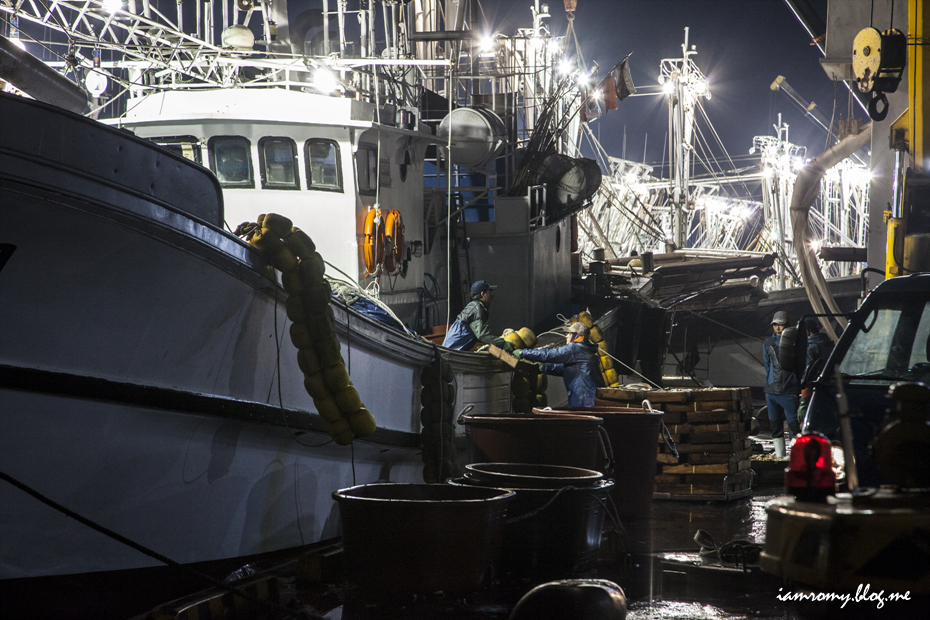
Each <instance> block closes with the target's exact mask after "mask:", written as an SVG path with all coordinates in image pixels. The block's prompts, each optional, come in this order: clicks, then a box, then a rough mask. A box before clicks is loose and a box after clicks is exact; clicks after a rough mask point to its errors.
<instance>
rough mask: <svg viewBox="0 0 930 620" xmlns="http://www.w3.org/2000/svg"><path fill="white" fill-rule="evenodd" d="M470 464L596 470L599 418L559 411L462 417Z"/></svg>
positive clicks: (598, 446)
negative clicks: (525, 464)
mask: <svg viewBox="0 0 930 620" xmlns="http://www.w3.org/2000/svg"><path fill="white" fill-rule="evenodd" d="M462 422H463V424H464V425H465V435H466V437H467V439H468V456H469V462H470V463H531V464H535V465H565V466H568V467H581V468H583V469H598V467H597V465H598V461H599V460H600V459H602V457H601V456H599V455H600V454H601V442H602V441H603V439H602V437H601V436H600V434H601V433H602V432H603V430H601V429H602V428H603V420H601V419H600V418H598V417H595V416H590V415H577V414H574V413H569V412H559V413H557V414H550V415H536V414H533V413H514V414H510V415H506V416H501V415H465V416H462Z"/></svg>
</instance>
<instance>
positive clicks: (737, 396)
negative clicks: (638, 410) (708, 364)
mask: <svg viewBox="0 0 930 620" xmlns="http://www.w3.org/2000/svg"><path fill="white" fill-rule="evenodd" d="M597 397H598V399H599V400H600V401H602V403H603V404H613V405H617V406H627V407H642V401H644V400H648V401H649V403H650V404H651V405H652V407H653V408H655V409H661V410H662V411H663V412H664V414H663V415H662V421H663V422H664V423H665V426H666V427H667V429H668V432H669V436H670V437H671V439H672V441H674V443H675V447H676V449H677V452H678V456H677V457H676V456H675V454H674V452H673V451H672V449H671V447H670V446H669V445H667V443H666V440H665V437H664V436H663V435H662V434H660V435H659V437H658V438H657V442H658V454H657V455H656V461H657V463H656V468H657V471H656V489H655V497H656V498H657V499H677V500H694V499H702V500H703V499H709V500H731V499H737V498H740V497H746V496H747V495H749V494H751V488H750V486H751V471H750V465H751V462H750V457H751V455H752V440H751V439H750V438H749V431H750V424H751V420H752V396H751V394H750V390H749V388H708V389H701V390H667V391H659V390H654V391H650V390H624V389H618V388H603V389H600V390H598V393H597Z"/></svg>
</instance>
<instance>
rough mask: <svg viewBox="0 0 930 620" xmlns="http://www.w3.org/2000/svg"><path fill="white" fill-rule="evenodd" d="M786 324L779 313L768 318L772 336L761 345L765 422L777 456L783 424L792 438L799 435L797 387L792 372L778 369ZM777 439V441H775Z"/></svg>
mask: <svg viewBox="0 0 930 620" xmlns="http://www.w3.org/2000/svg"><path fill="white" fill-rule="evenodd" d="M787 325H788V313H787V312H785V311H784V310H779V311H778V312H776V313H775V315H774V316H773V317H772V331H773V332H774V333H773V335H772V336H769V337H768V339H767V340H766V341H765V342H764V343H762V365H763V366H765V389H764V392H765V404H766V407H768V413H769V423H770V424H771V425H772V438H773V439H775V440H776V442H777V443H776V446H775V448H776V454H779V455H781V454H780V453H781V451H782V450H783V446H784V430H783V424H784V421H785V420H787V421H788V428H789V429H790V430H791V434H792V436H797V435H800V434H801V424H800V423H799V422H798V417H797V412H798V396H799V394H800V392H801V386H800V385H799V383H798V378H797V376H795V373H793V372H791V371H788V370H785V369H784V368H782V365H781V362H780V360H779V356H778V350H779V348H780V346H781V335H782V332H784V331H785V328H786V327H787ZM778 440H781V441H780V442H778Z"/></svg>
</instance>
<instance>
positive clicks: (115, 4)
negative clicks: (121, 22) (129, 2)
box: [103, 0, 123, 13]
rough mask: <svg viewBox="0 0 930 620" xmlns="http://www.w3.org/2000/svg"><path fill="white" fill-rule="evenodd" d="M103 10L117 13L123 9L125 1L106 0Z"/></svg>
mask: <svg viewBox="0 0 930 620" xmlns="http://www.w3.org/2000/svg"><path fill="white" fill-rule="evenodd" d="M103 8H105V9H106V11H107V13H116V12H117V11H119V10H120V9H122V8H123V0H104V1H103Z"/></svg>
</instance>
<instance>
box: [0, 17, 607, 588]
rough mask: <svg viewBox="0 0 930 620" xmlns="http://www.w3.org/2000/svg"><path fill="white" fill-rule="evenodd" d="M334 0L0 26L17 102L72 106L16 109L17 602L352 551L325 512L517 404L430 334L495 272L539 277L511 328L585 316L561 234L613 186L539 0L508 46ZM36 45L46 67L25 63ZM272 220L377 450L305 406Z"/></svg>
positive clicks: (5, 99)
mask: <svg viewBox="0 0 930 620" xmlns="http://www.w3.org/2000/svg"><path fill="white" fill-rule="evenodd" d="M333 4H334V5H335V6H333V5H331V4H330V3H328V2H324V3H323V10H322V11H319V10H317V11H310V12H308V13H306V14H301V15H299V16H296V18H293V17H294V16H292V18H293V19H291V21H290V27H288V12H287V3H286V2H283V1H282V2H275V3H274V9H273V10H272V8H271V4H270V3H253V2H249V1H239V2H236V3H234V4H231V3H227V2H224V3H216V4H214V3H207V4H206V5H205V6H206V10H204V7H203V6H201V5H199V4H198V7H197V10H196V15H195V16H194V15H192V13H193V7H190V6H188V5H186V4H185V5H184V7H183V10H181V12H177V11H178V10H179V7H181V6H182V5H181V4H179V3H174V2H164V3H159V2H143V3H133V2H130V3H129V4H128V5H126V4H122V5H119V6H109V5H108V4H107V3H102V2H95V1H90V2H70V1H64V2H59V3H56V5H55V6H54V7H52V8H51V9H50V10H49V11H46V10H45V9H41V10H40V9H39V8H38V7H37V6H35V5H30V6H26V5H19V6H18V7H17V10H16V11H13V10H12V8H11V7H9V6H7V5H3V6H0V11H2V13H3V15H4V17H5V24H6V30H7V32H6V34H7V35H8V38H7V39H5V43H4V54H7V55H8V56H10V57H15V58H18V59H19V60H18V61H17V62H19V63H20V64H19V65H18V66H19V67H20V68H21V69H22V72H23V73H24V74H25V75H26V77H25V78H23V77H22V74H18V76H17V79H19V78H22V79H24V82H25V83H26V84H28V87H24V88H23V89H22V90H24V91H26V92H27V93H28V92H29V89H31V87H32V86H34V85H35V84H36V83H38V84H39V86H38V87H36V92H37V93H42V94H43V95H46V96H45V97H44V98H47V99H49V100H51V101H54V102H55V103H56V105H51V104H48V103H43V102H40V101H31V100H30V99H29V98H26V97H19V96H13V95H10V94H3V95H2V96H0V116H2V117H3V118H4V119H8V120H12V122H7V123H4V131H3V132H2V136H0V195H2V202H3V205H4V206H3V213H4V232H3V233H0V265H2V267H0V298H2V299H3V300H4V303H3V304H0V324H3V325H4V330H3V346H2V348H0V370H2V372H0V377H2V378H0V437H2V439H0V475H2V476H3V479H4V481H5V483H4V484H2V485H0V502H2V504H3V506H4V517H3V518H2V519H0V539H2V540H3V541H4V542H3V543H2V544H3V553H2V556H3V561H2V562H0V583H3V584H5V585H6V586H10V587H13V588H14V589H15V587H16V584H19V583H22V582H23V580H42V579H50V578H60V577H67V576H71V575H78V574H93V575H113V574H118V573H125V572H129V571H134V570H149V569H152V568H153V567H158V566H162V565H163V564H164V562H165V561H166V559H168V560H170V561H171V562H176V563H179V564H182V565H191V564H195V565H197V566H210V565H211V564H217V565H219V564H222V565H223V566H227V567H228V566H238V565H240V564H241V563H243V562H244V561H247V560H248V559H250V558H254V557H260V556H262V555H263V554H268V553H276V552H281V551H286V550H292V549H295V548H299V547H301V546H304V545H308V544H312V543H315V542H317V541H320V540H322V539H327V538H331V537H335V536H337V535H338V533H339V523H338V514H337V512H336V508H335V504H334V502H333V500H332V497H331V494H332V492H333V491H335V490H337V489H340V488H346V487H349V486H353V485H355V484H362V483H368V482H375V481H391V482H421V481H423V480H424V478H425V479H427V480H428V481H436V480H438V479H440V478H441V477H445V476H447V475H449V474H450V473H451V472H453V471H454V470H455V468H456V466H457V462H458V460H459V459H458V457H457V445H458V444H457V440H456V439H455V435H459V436H460V435H461V433H462V431H461V429H459V428H457V427H456V426H455V425H454V424H453V414H454V412H455V411H458V410H461V409H463V408H465V407H466V406H470V407H471V408H472V409H473V410H474V411H475V413H506V412H508V411H510V410H511V406H512V404H511V393H510V380H511V374H512V372H511V370H510V368H509V367H506V366H505V365H503V364H502V363H501V362H500V361H499V360H497V359H495V358H493V357H491V356H489V355H485V354H479V353H474V352H459V351H451V350H448V349H443V348H442V347H440V346H439V345H438V343H437V342H436V341H434V340H430V339H429V338H425V337H423V336H421V335H420V334H419V333H418V332H421V333H439V334H440V337H441V330H439V329H437V327H439V328H441V327H442V326H443V325H445V324H447V323H448V322H449V318H450V316H451V315H452V313H453V312H454V311H455V308H456V307H457V306H459V307H460V306H461V305H462V303H463V297H464V293H463V292H462V291H463V290H467V289H466V287H467V285H468V284H469V283H470V282H471V281H474V280H477V279H488V280H495V279H500V278H509V277H511V275H512V274H515V273H520V274H523V277H522V278H521V279H520V280H519V282H520V285H519V286H518V287H514V288H511V289H510V290H504V291H501V295H500V296H499V300H498V303H499V305H500V306H502V312H500V313H499V314H498V315H497V317H496V320H497V321H507V324H509V325H511V326H513V327H514V328H517V327H521V326H526V325H528V326H533V327H534V328H535V327H537V326H538V325H543V324H545V321H546V320H548V319H550V318H551V317H552V316H553V315H555V314H556V313H557V312H558V311H561V310H562V308H564V307H565V306H566V304H567V303H568V301H569V300H570V296H571V280H570V278H571V276H570V252H571V248H570V245H571V243H570V241H571V237H570V234H571V231H570V224H569V216H570V215H571V214H572V213H573V212H575V211H577V209H579V208H581V207H582V206H584V205H585V204H587V201H588V200H589V199H590V197H591V195H592V194H593V192H594V191H595V190H596V188H597V185H598V184H599V181H600V173H599V171H595V170H591V168H590V165H589V164H587V163H585V162H584V161H582V160H579V159H578V158H576V157H571V156H569V155H565V154H564V153H563V152H564V151H566V150H568V143H564V142H563V139H562V137H561V136H562V134H563V133H564V132H566V131H568V129H569V124H570V123H572V122H573V121H572V118H573V116H574V115H575V114H577V112H578V109H579V107H580V103H579V102H580V99H579V98H578V94H577V92H578V89H577V87H576V86H577V84H576V82H575V80H574V78H573V77H572V76H571V75H569V76H565V77H562V78H558V75H559V74H558V72H557V70H556V67H557V64H558V62H560V61H561V60H562V59H563V58H562V54H561V53H560V52H559V49H560V45H562V39H561V37H556V36H554V35H551V34H550V33H549V31H548V29H547V27H546V25H545V17H547V15H546V14H545V10H544V9H541V8H540V6H539V4H538V2H537V3H536V5H535V6H534V7H532V17H533V25H532V27H529V28H525V29H522V30H518V31H517V33H516V34H515V35H513V36H508V37H498V38H496V39H495V40H493V41H492V42H491V43H490V44H489V45H490V46H491V47H490V48H488V49H489V50H490V51H484V48H483V47H482V46H481V44H479V42H478V38H479V37H478V35H477V32H478V30H477V28H476V27H475V26H473V25H471V24H470V20H471V13H470V12H469V11H467V10H466V8H467V4H468V3H458V7H459V11H458V12H456V13H454V14H448V15H446V16H445V17H444V18H443V19H440V17H439V12H438V7H437V5H436V3H429V2H427V3H419V4H418V5H417V6H416V7H414V6H412V5H407V4H406V3H396V2H384V3H381V5H376V3H368V2H361V3H358V5H357V6H356V7H355V8H354V9H352V10H349V8H348V7H347V5H346V3H343V2H339V3H333ZM378 9H381V11H379V10H378ZM192 17H194V24H195V25H194V26H193V27H191V25H190V24H191V21H190V20H191V18H192ZM350 17H351V19H349V18H350ZM347 22H353V23H356V22H357V23H359V24H361V25H360V26H359V27H358V28H356V29H354V30H353V29H352V28H349V27H347V25H346V23H347ZM185 24H186V25H185ZM376 24H377V25H382V26H383V27H384V31H385V34H384V38H383V39H382V40H381V41H377V38H378V37H376V35H375V27H376ZM332 26H335V29H334V30H331V27H332ZM30 33H32V34H30ZM40 40H41V42H42V44H43V45H44V46H45V49H52V50H58V52H57V55H56V56H54V57H52V58H46V59H45V62H44V63H36V62H35V59H32V57H31V56H29V55H28V54H26V53H25V52H22V53H21V52H20V51H16V49H14V47H12V46H10V45H6V43H10V42H13V43H17V42H18V43H20V45H19V47H18V49H20V50H21V49H22V47H24V46H28V47H29V48H35V45H34V44H35V43H37V42H39V41H40ZM23 42H25V43H23ZM27 49H28V48H27ZM450 58H452V59H454V60H455V61H454V62H450V60H449V59H450ZM37 64H41V65H43V67H44V68H45V69H49V68H51V73H50V72H48V71H45V72H43V69H42V68H40V67H37V66H36V65H37ZM462 66H469V67H472V66H473V68H474V72H473V73H472V74H471V75H466V76H465V78H462V77H461V76H462V75H463V73H462V72H461V71H459V76H460V77H459V78H455V79H453V78H452V77H450V76H453V75H455V73H456V70H457V69H461V67H462ZM502 67H504V68H509V69H508V70H504V68H502ZM53 73H54V75H53ZM64 73H68V74H69V76H70V77H69V78H68V79H67V80H64V78H62V74H64ZM462 79H466V80H467V82H468V84H469V88H467V89H463V88H462V87H461V86H462V81H461V80H462ZM63 80H64V81H63ZM75 80H76V81H77V82H79V84H78V85H75V84H73V82H74V81H75ZM65 82H67V83H65ZM14 86H15V83H14ZM78 86H80V87H82V88H85V89H87V92H88V93H89V99H87V98H86V97H87V96H88V95H84V92H83V91H82V90H81V89H80V88H78ZM442 89H445V90H444V94H443V95H439V94H437V92H438V91H442ZM7 90H11V88H9V87H8V88H7ZM12 90H19V89H15V88H14V89H12ZM18 94H22V93H18ZM36 97H37V98H43V97H41V96H39V95H36ZM437 101H438V102H439V104H438V105H437V104H436V102H437ZM479 104H480V105H479ZM59 106H64V107H66V108H70V111H69V110H66V109H62V108H61V107H59ZM573 106H574V107H573ZM495 110H496V111H495ZM573 155H577V154H576V153H573ZM543 164H545V165H543ZM586 166H587V168H586ZM537 168H538V169H541V170H544V171H549V172H547V173H546V174H543V175H540V174H537V173H532V174H531V172H533V170H535V169H537ZM595 168H596V167H595ZM585 172H587V177H586V175H585ZM547 175H548V176H547ZM547 187H551V188H553V191H552V192H551V195H550V196H549V197H548V198H547V197H546V189H547ZM556 188H558V191H554V190H555V189H556ZM495 206H496V207H497V209H496V211H497V217H496V218H495V217H492V216H490V215H489V213H492V212H493V211H494V210H495ZM271 214H273V215H274V216H275V217H279V216H280V217H279V219H278V220H277V221H279V222H281V221H286V222H287V228H286V229H284V230H283V231H280V237H281V238H280V239H279V240H280V241H284V242H287V239H285V237H288V238H289V236H293V235H295V234H296V233H297V231H303V233H302V234H304V235H305V236H306V237H307V240H308V242H309V243H310V244H311V245H310V249H309V250H308V252H310V254H303V255H300V256H299V257H297V258H300V259H301V262H302V263H303V262H304V261H305V260H307V259H308V258H312V257H313V256H315V255H319V256H320V257H322V259H323V260H325V262H326V268H325V269H326V276H327V278H328V279H327V280H326V282H325V284H320V286H323V287H325V288H326V290H327V292H328V291H329V289H330V288H331V289H332V290H333V291H334V292H335V293H337V294H335V295H333V296H332V298H331V299H325V300H324V302H328V303H324V305H325V308H326V309H325V310H323V309H320V312H321V313H323V314H327V313H329V314H328V316H329V318H328V319H326V322H327V323H328V325H329V327H328V328H327V329H328V330H330V332H331V333H332V334H334V336H333V338H334V339H335V340H334V341H333V342H336V343H337V344H338V347H336V349H335V352H332V351H331V352H330V356H331V357H330V358H327V359H323V360H322V365H323V366H325V367H326V368H333V367H338V366H339V365H340V364H343V365H344V366H345V368H346V370H347V372H348V376H350V377H351V385H349V386H347V385H346V384H344V383H343V384H340V386H339V390H342V391H341V392H340V393H342V394H346V393H348V392H352V398H351V402H352V404H350V405H348V406H347V405H345V403H346V402H348V401H346V400H345V399H342V400H339V401H338V404H339V407H340V408H341V409H342V411H343V413H345V414H346V415H347V416H348V413H349V411H348V410H349V409H351V410H354V412H355V413H358V412H360V411H365V410H370V412H371V413H372V414H373V416H374V420H375V422H376V424H377V429H376V430H375V429H372V428H369V429H367V430H366V431H365V432H361V431H360V430H359V428H357V427H356V426H355V424H354V422H353V425H352V429H351V430H352V432H351V433H348V432H343V431H342V430H339V429H337V428H336V426H334V425H335V424H337V422H334V421H333V420H331V419H329V417H328V416H327V410H325V409H324V408H323V406H322V405H321V402H320V401H321V400H322V398H321V397H320V395H319V394H316V395H311V394H312V393H313V389H312V388H311V387H310V385H311V383H312V381H313V379H312V377H314V376H315V377H317V380H320V377H323V376H324V374H325V372H324V370H325V369H324V370H320V368H315V369H312V370H308V368H307V365H306V364H307V362H306V359H307V358H306V357H301V355H300V354H299V352H301V351H304V350H305V348H301V343H300V337H299V336H295V329H294V326H295V325H297V323H299V322H301V320H300V318H298V319H297V323H295V315H294V312H292V310H293V307H292V304H291V303H289V302H291V301H293V299H292V298H294V297H295V296H297V294H296V292H295V290H293V289H291V288H289V287H288V280H287V277H286V276H287V273H288V270H287V268H285V267H283V266H282V264H281V262H280V260H279V259H280V255H279V254H275V255H272V254H271V253H268V252H263V251H260V249H259V246H260V244H259V243H256V241H255V240H256V239H257V238H258V237H259V236H262V235H264V234H265V233H266V232H267V230H268V229H266V228H263V224H262V222H264V223H267V222H269V221H271V220H270V215H271ZM476 214H477V215H476ZM263 218H265V219H263ZM469 218H472V219H474V220H475V221H474V222H473V223H468V224H466V223H463V222H465V220H467V219H469ZM243 224H245V226H241V225H243ZM464 227H469V228H472V229H473V230H471V231H469V233H468V239H467V240H466V239H465V238H463V237H459V236H457V234H458V231H460V230H462V229H463V228H464ZM237 232H238V233H239V234H236V233H237ZM276 234H277V233H276ZM295 260H296V258H295ZM314 260H315V259H314ZM459 263H461V267H457V265H458V264H459ZM321 271H322V269H321ZM321 282H322V281H321ZM441 283H444V285H442V284H441ZM508 298H509V299H511V300H512V301H513V303H508ZM321 308H322V306H321ZM298 314H299V313H298ZM311 329H312V326H311ZM298 331H299V330H298ZM328 333H329V332H328ZM316 342H317V341H316V340H313V346H314V347H316ZM316 351H317V352H318V353H319V349H316ZM320 355H321V357H322V354H320ZM327 364H329V365H327ZM340 376H341V375H340ZM325 379H326V382H327V386H328V387H327V389H331V390H332V392H333V394H335V393H336V391H337V388H336V387H333V383H332V381H330V379H331V377H330V376H329V375H325ZM346 381H348V379H346ZM350 388H351V389H350ZM353 390H354V391H353ZM336 397H338V395H336ZM346 398H348V396H347V397H346ZM356 399H357V400H356ZM331 400H333V399H331ZM330 404H331V403H330ZM346 407H348V409H346ZM338 414H339V412H338V411H337V416H336V417H337V418H338V417H339V415H338ZM349 417H350V416H349ZM349 417H346V418H345V419H349ZM427 418H429V419H428V420H427ZM338 424H343V422H338ZM343 426H344V424H343ZM343 430H344V429H343ZM372 431H373V432H372ZM459 443H460V442H459Z"/></svg>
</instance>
